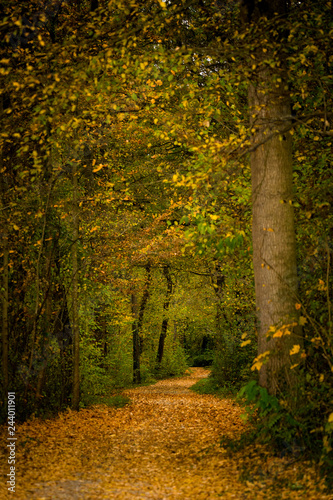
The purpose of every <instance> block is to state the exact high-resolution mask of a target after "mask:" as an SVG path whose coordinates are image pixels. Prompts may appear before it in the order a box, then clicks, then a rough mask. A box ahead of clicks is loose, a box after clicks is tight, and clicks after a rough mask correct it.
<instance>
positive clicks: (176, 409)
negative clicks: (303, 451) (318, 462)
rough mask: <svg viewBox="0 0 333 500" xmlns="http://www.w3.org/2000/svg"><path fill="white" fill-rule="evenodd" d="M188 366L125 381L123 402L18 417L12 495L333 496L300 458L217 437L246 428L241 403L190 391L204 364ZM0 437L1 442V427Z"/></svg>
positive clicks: (190, 499)
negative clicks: (180, 373)
mask: <svg viewBox="0 0 333 500" xmlns="http://www.w3.org/2000/svg"><path fill="white" fill-rule="evenodd" d="M192 370H193V372H192V374H191V375H190V376H187V377H183V378H181V379H170V380H164V381H160V382H158V383H157V384H155V385H153V386H149V387H140V388H136V389H131V390H128V391H126V395H128V396H129V397H130V398H131V400H132V404H131V405H129V406H126V407H124V408H118V409H116V408H109V407H106V406H101V405H100V406H96V407H93V408H89V409H85V410H81V411H80V412H79V413H76V412H72V411H71V410H68V411H67V412H66V413H63V414H61V415H59V416H58V417H57V418H55V419H52V420H47V421H41V420H32V421H30V422H26V423H24V424H22V425H20V426H19V429H18V433H17V436H18V438H19V440H18V446H17V464H18V467H17V495H16V497H15V498H16V499H18V500H26V499H91V500H94V499H99V498H105V499H119V500H121V499H124V500H131V499H133V500H134V499H135V500H138V499H155V500H162V499H170V500H176V499H182V500H201V499H202V500H206V499H212V500H214V499H221V498H223V499H237V500H238V499H244V500H245V499H246V500H249V499H253V500H254V499H274V498H279V499H280V498H281V499H287V498H288V499H289V498H290V499H303V498H304V497H305V495H306V498H307V500H315V499H318V500H319V499H320V500H324V499H327V500H328V499H330V498H333V497H332V496H329V494H325V493H324V491H323V484H322V482H321V481H320V480H319V479H318V477H317V475H316V472H315V470H314V469H313V468H311V467H310V465H309V464H307V463H301V462H297V463H294V464H291V463H290V458H289V459H288V458H286V457H284V458H278V457H274V456H273V455H272V454H271V453H270V451H269V450H268V449H267V448H264V447H261V446H258V445H253V446H251V447H248V448H246V449H245V450H242V451H238V452H234V453H232V454H230V452H229V451H227V450H226V449H225V448H223V447H221V446H220V440H221V438H222V436H223V437H228V438H231V439H232V438H237V437H239V436H240V434H241V432H243V431H244V429H245V426H246V424H244V423H243V422H242V421H241V419H240V414H241V409H240V408H239V407H238V406H237V405H235V404H234V402H233V401H232V400H228V399H223V400H221V399H218V398H216V397H214V396H211V395H198V394H196V393H194V392H192V391H189V390H188V387H190V386H191V385H193V384H194V383H195V382H197V381H198V379H200V378H202V377H204V376H207V374H208V371H207V370H204V369H202V368H196V369H192ZM1 445H2V450H3V451H5V433H4V434H3V435H2V437H1ZM2 491H3V492H4V490H2ZM1 498H6V497H5V496H1Z"/></svg>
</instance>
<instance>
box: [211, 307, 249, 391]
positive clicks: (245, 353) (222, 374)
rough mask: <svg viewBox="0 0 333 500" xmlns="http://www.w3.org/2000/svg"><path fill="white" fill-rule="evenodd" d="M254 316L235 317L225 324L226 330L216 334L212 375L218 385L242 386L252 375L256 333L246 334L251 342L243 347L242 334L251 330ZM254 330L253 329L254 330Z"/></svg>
mask: <svg viewBox="0 0 333 500" xmlns="http://www.w3.org/2000/svg"><path fill="white" fill-rule="evenodd" d="M252 328H253V317H252V318H251V317H250V318H249V320H248V321H246V320H245V319H243V320H240V321H239V319H237V318H236V319H235V320H234V321H232V322H229V325H228V326H227V325H226V324H225V330H222V331H220V332H218V333H217V335H216V348H215V352H214V361H213V366H212V377H213V378H214V380H215V381H216V383H217V384H218V385H220V386H221V387H223V386H226V385H227V386H234V387H238V388H240V387H241V385H242V384H244V382H246V381H248V380H249V378H250V376H251V366H252V361H253V357H254V355H255V353H256V349H257V346H256V338H255V335H254V334H253V333H252V334H248V335H247V334H246V335H247V337H246V338H248V339H249V340H251V342H250V343H249V344H248V345H246V346H244V347H242V336H244V335H245V333H244V332H245V331H249V330H250V332H251V329H252ZM245 329H246V330H245ZM252 331H253V330H252Z"/></svg>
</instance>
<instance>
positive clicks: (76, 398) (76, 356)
mask: <svg viewBox="0 0 333 500" xmlns="http://www.w3.org/2000/svg"><path fill="white" fill-rule="evenodd" d="M78 239H79V212H78V182H77V167H76V163H75V162H74V164H73V243H72V321H73V400H72V407H73V410H76V411H78V410H79V406H80V330H79V310H78V252H77V246H78Z"/></svg>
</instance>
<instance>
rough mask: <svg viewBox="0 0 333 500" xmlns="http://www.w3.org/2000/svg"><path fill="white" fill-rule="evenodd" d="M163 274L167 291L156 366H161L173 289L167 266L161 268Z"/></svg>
mask: <svg viewBox="0 0 333 500" xmlns="http://www.w3.org/2000/svg"><path fill="white" fill-rule="evenodd" d="M163 274H164V276H165V279H166V281H167V290H166V295H165V299H164V304H163V310H164V318H163V321H162V327H161V333H160V338H159V341H158V350H157V365H158V366H160V365H161V363H162V359H163V354H164V344H165V339H166V336H167V331H168V322H169V318H168V311H169V306H170V300H171V294H172V289H173V283H172V278H171V275H170V267H169V265H165V266H163Z"/></svg>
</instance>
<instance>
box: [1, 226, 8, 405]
mask: <svg viewBox="0 0 333 500" xmlns="http://www.w3.org/2000/svg"><path fill="white" fill-rule="evenodd" d="M8 263H9V248H8V235H7V233H4V234H3V296H2V373H3V390H4V393H5V394H4V398H5V399H4V400H5V401H6V400H7V392H8V273H9V267H8Z"/></svg>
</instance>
